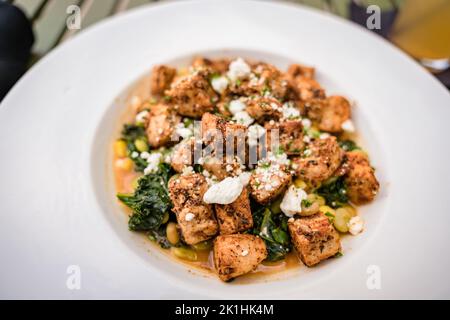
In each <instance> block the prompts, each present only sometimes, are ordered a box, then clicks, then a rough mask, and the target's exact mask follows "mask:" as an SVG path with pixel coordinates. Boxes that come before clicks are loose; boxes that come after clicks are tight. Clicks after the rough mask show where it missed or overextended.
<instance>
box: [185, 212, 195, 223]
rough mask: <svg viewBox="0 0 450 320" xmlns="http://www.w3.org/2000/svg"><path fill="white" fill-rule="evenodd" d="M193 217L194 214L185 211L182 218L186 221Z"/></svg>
mask: <svg viewBox="0 0 450 320" xmlns="http://www.w3.org/2000/svg"><path fill="white" fill-rule="evenodd" d="M194 218H195V214H193V213H190V212H188V213H186V215H185V216H184V220H186V221H188V222H189V221H192V220H194Z"/></svg>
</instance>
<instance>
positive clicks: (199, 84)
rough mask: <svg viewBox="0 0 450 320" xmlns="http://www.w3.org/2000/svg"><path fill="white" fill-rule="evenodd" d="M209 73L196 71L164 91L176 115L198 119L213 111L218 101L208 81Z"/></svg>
mask: <svg viewBox="0 0 450 320" xmlns="http://www.w3.org/2000/svg"><path fill="white" fill-rule="evenodd" d="M208 76H209V71H207V70H198V71H195V72H194V73H193V74H190V75H188V76H185V77H182V78H180V79H178V80H177V81H175V82H174V83H172V86H171V88H170V90H168V91H166V94H167V97H168V100H169V101H170V103H171V104H172V106H173V108H174V110H175V111H176V112H178V114H180V115H182V116H186V117H192V118H200V117H201V116H202V115H203V114H204V113H206V112H211V111H213V110H214V102H215V101H217V100H218V97H217V95H216V94H215V92H214V90H213V88H212V87H211V85H210V84H209V80H208Z"/></svg>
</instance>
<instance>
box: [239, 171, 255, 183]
mask: <svg viewBox="0 0 450 320" xmlns="http://www.w3.org/2000/svg"><path fill="white" fill-rule="evenodd" d="M251 176H252V173H251V172H248V171H245V172H242V173H241V174H240V175H239V179H240V180H241V183H242V185H243V186H244V187H245V186H246V185H248V184H249V182H250V177H251Z"/></svg>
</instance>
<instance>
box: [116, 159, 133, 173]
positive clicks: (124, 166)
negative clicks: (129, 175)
mask: <svg viewBox="0 0 450 320" xmlns="http://www.w3.org/2000/svg"><path fill="white" fill-rule="evenodd" d="M116 167H117V168H119V169H121V170H123V171H131V169H133V161H132V160H131V159H130V158H124V159H117V160H116Z"/></svg>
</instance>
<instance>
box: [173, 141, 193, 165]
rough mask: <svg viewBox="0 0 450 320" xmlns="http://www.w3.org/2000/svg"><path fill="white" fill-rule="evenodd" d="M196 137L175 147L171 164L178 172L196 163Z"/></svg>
mask: <svg viewBox="0 0 450 320" xmlns="http://www.w3.org/2000/svg"><path fill="white" fill-rule="evenodd" d="M194 148H195V138H193V137H192V138H190V139H187V140H183V141H181V142H180V143H179V144H177V145H176V146H175V147H174V148H173V152H172V155H171V157H170V165H171V166H172V168H173V169H174V170H175V171H176V172H182V171H183V169H184V168H185V167H186V166H192V165H193V164H194Z"/></svg>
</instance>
